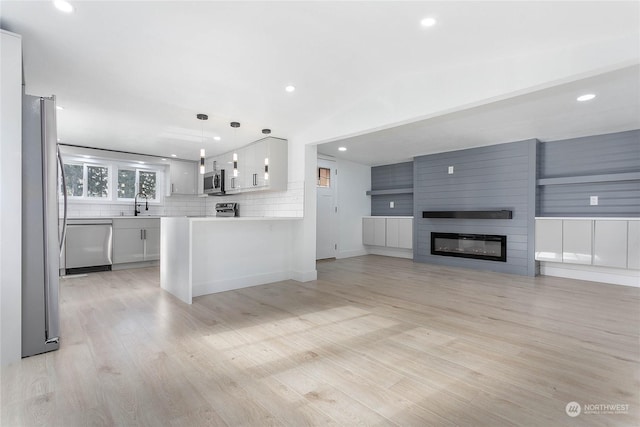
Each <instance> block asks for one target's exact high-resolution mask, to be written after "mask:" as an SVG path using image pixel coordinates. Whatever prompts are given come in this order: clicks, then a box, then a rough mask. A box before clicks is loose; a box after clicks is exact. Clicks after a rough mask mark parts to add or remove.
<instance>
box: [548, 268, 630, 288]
mask: <svg viewBox="0 0 640 427" xmlns="http://www.w3.org/2000/svg"><path fill="white" fill-rule="evenodd" d="M540 274H542V275H543V276H554V277H564V278H567V279H578V280H588V281H590V282H603V283H611V284H613V285H623V286H633V287H636V288H637V287H640V270H627V269H621V268H608V267H598V266H593V265H578V264H560V263H554V262H540Z"/></svg>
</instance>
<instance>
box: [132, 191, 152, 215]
mask: <svg viewBox="0 0 640 427" xmlns="http://www.w3.org/2000/svg"><path fill="white" fill-rule="evenodd" d="M138 196H142V197H144V199H145V202H144V210H146V211H148V210H149V198H148V197H147V195H146V194H144V193H138V194H136V196H135V197H134V198H133V215H134V216H138V215H140V211H139V210H138Z"/></svg>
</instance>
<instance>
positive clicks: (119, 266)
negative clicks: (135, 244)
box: [111, 260, 160, 271]
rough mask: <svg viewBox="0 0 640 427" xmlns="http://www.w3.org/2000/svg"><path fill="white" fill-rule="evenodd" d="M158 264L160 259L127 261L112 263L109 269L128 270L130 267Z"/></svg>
mask: <svg viewBox="0 0 640 427" xmlns="http://www.w3.org/2000/svg"><path fill="white" fill-rule="evenodd" d="M156 265H160V261H158V260H155V261H140V262H127V263H125V264H113V265H112V266H111V270H114V271H115V270H128V269H130V268H145V267H154V266H156Z"/></svg>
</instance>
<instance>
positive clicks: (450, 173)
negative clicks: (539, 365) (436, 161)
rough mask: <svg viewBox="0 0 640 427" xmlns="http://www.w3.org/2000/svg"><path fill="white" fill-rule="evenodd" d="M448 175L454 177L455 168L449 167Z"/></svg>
mask: <svg viewBox="0 0 640 427" xmlns="http://www.w3.org/2000/svg"><path fill="white" fill-rule="evenodd" d="M447 173H448V174H449V175H453V166H449V169H448V170H447Z"/></svg>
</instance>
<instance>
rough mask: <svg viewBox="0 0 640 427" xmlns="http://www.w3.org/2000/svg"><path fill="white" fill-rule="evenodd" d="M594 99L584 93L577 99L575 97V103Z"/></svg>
mask: <svg viewBox="0 0 640 427" xmlns="http://www.w3.org/2000/svg"><path fill="white" fill-rule="evenodd" d="M595 97H596V96H595V95H594V94H593V93H585V94H584V95H580V96H579V97H577V98H576V101H579V102H584V101H591V100H592V99H593V98H595Z"/></svg>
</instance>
